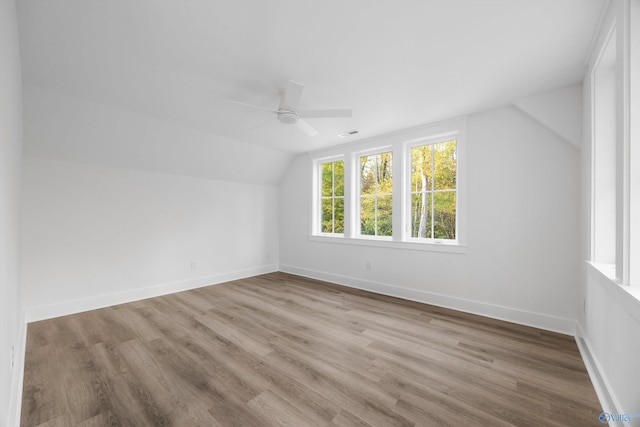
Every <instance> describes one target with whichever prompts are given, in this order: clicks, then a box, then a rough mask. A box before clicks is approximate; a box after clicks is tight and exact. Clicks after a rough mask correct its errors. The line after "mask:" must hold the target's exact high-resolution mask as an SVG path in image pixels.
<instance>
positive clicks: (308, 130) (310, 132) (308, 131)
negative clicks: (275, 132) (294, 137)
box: [296, 119, 318, 136]
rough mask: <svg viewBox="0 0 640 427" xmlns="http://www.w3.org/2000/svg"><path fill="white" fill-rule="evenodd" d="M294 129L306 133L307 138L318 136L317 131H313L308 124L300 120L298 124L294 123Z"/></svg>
mask: <svg viewBox="0 0 640 427" xmlns="http://www.w3.org/2000/svg"><path fill="white" fill-rule="evenodd" d="M296 127H297V128H298V129H300V130H301V131H302V132H304V133H306V134H307V136H316V135H317V134H318V131H317V130H315V129H314V128H313V127H311V125H310V124H309V123H307V122H305V121H304V120H302V119H300V120H298V122H297V123H296Z"/></svg>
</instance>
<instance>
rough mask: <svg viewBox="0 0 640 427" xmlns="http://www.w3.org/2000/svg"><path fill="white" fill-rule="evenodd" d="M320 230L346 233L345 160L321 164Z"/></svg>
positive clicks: (322, 231) (331, 232)
mask: <svg viewBox="0 0 640 427" xmlns="http://www.w3.org/2000/svg"><path fill="white" fill-rule="evenodd" d="M320 174H321V176H320V187H321V190H320V193H321V196H320V209H321V215H320V218H321V222H320V232H321V233H330V234H340V233H344V160H336V161H333V162H325V163H321V164H320Z"/></svg>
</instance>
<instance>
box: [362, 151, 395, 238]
mask: <svg viewBox="0 0 640 427" xmlns="http://www.w3.org/2000/svg"><path fill="white" fill-rule="evenodd" d="M392 160H393V159H392V153H391V152H390V151H389V152H385V153H378V154H372V155H370V156H363V157H360V233H361V234H363V235H369V236H391V233H392V231H393V229H392V218H393V196H392V191H393V174H392Z"/></svg>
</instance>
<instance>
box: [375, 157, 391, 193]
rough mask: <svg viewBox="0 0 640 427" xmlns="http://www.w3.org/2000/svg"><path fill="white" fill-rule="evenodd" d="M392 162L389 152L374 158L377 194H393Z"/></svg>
mask: <svg viewBox="0 0 640 427" xmlns="http://www.w3.org/2000/svg"><path fill="white" fill-rule="evenodd" d="M392 160H393V159H392V156H391V152H390V151H389V152H387V153H381V154H378V155H377V156H376V161H377V175H378V176H377V179H378V194H391V193H392V192H393V174H392V163H393V162H392Z"/></svg>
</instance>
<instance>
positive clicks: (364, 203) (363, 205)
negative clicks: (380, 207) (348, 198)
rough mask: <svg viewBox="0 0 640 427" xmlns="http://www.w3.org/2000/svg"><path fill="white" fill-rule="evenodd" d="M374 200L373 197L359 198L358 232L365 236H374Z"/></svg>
mask: <svg viewBox="0 0 640 427" xmlns="http://www.w3.org/2000/svg"><path fill="white" fill-rule="evenodd" d="M375 202H376V200H375V197H361V198H360V234H363V235H366V236H375V234H376V203H375Z"/></svg>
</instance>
